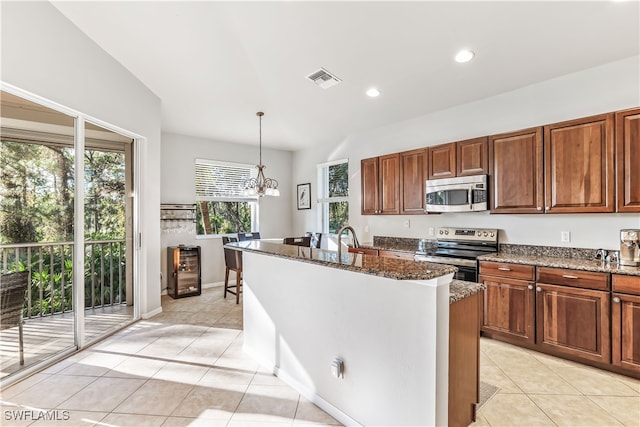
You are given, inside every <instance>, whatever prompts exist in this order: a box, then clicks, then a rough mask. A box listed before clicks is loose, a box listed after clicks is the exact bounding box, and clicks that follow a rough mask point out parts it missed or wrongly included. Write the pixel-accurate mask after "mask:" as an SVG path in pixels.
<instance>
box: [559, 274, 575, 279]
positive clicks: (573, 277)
mask: <svg viewBox="0 0 640 427" xmlns="http://www.w3.org/2000/svg"><path fill="white" fill-rule="evenodd" d="M562 277H564V278H565V279H579V277H578V276H572V275H571V274H563V275H562Z"/></svg>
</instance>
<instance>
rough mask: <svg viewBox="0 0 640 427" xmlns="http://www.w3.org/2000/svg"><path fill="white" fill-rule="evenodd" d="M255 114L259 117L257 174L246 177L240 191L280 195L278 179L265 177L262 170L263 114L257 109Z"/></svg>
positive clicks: (251, 194)
mask: <svg viewBox="0 0 640 427" xmlns="http://www.w3.org/2000/svg"><path fill="white" fill-rule="evenodd" d="M256 115H257V116H258V117H259V118H260V163H259V164H258V165H256V167H257V168H258V176H257V177H255V178H250V179H247V180H246V181H245V182H244V190H243V192H242V193H243V194H244V195H245V196H259V197H262V196H276V197H277V196H279V195H280V190H278V181H276V180H275V179H271V178H267V177H265V176H264V171H263V169H264V168H265V165H263V164H262V116H264V113H263V112H262V111H258V112H257V113H256Z"/></svg>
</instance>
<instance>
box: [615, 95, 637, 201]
mask: <svg viewBox="0 0 640 427" xmlns="http://www.w3.org/2000/svg"><path fill="white" fill-rule="evenodd" d="M616 163H617V164H616V171H617V180H618V181H617V183H618V212H640V167H639V166H638V165H640V108H636V109H633V110H626V111H619V112H617V113H616Z"/></svg>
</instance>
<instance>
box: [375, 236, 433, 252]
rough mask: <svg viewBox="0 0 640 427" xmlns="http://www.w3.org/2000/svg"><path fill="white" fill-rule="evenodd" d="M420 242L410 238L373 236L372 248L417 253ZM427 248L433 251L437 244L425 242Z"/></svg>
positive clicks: (430, 241) (431, 241)
mask: <svg viewBox="0 0 640 427" xmlns="http://www.w3.org/2000/svg"><path fill="white" fill-rule="evenodd" d="M420 240H424V239H414V238H410V237H389V236H373V246H375V247H381V248H389V249H396V250H399V251H417V250H418V244H419V242H420ZM426 245H427V247H428V248H433V249H435V248H436V246H437V245H438V242H437V241H436V240H435V239H434V240H426Z"/></svg>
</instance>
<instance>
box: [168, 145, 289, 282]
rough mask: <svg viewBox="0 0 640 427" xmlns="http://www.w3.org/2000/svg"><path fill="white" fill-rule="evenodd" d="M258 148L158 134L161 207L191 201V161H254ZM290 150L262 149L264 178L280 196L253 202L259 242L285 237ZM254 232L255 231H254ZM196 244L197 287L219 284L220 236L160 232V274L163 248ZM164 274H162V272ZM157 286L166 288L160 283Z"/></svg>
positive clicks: (221, 276)
mask: <svg viewBox="0 0 640 427" xmlns="http://www.w3.org/2000/svg"><path fill="white" fill-rule="evenodd" d="M258 157H259V153H258V147H257V146H254V145H242V144H232V143H225V142H217V141H211V140H207V139H202V138H195V137H190V136H184V135H176V134H170V133H163V134H162V180H161V188H162V203H195V199H196V189H195V184H194V183H195V159H197V158H200V159H208V160H221V161H228V162H238V163H248V164H257V163H258V160H259V159H258ZM291 157H292V155H291V152H289V151H283V150H272V149H266V148H264V147H263V149H262V163H263V164H264V165H266V168H265V170H264V172H265V175H266V176H267V177H269V178H274V179H276V180H277V181H278V188H279V189H280V197H263V198H261V199H260V201H259V204H260V207H259V218H258V221H259V228H260V230H259V231H260V236H261V237H262V238H271V237H284V236H288V235H290V233H291V209H290V206H291V204H292V203H293V199H292V198H291V194H292V193H291V191H290V190H291ZM254 231H255V230H254ZM180 243H182V244H186V245H198V246H201V248H202V249H201V251H202V283H204V284H207V283H215V282H221V281H223V280H224V271H225V269H224V254H223V251H222V242H221V240H220V238H219V237H218V238H198V239H197V238H196V236H195V228H194V229H193V231H192V232H186V233H185V232H179V233H167V232H163V233H162V244H161V262H162V271H163V272H166V248H167V246H175V245H178V244H180ZM165 275H166V273H165ZM162 288H163V289H164V288H166V279H163V284H162Z"/></svg>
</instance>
